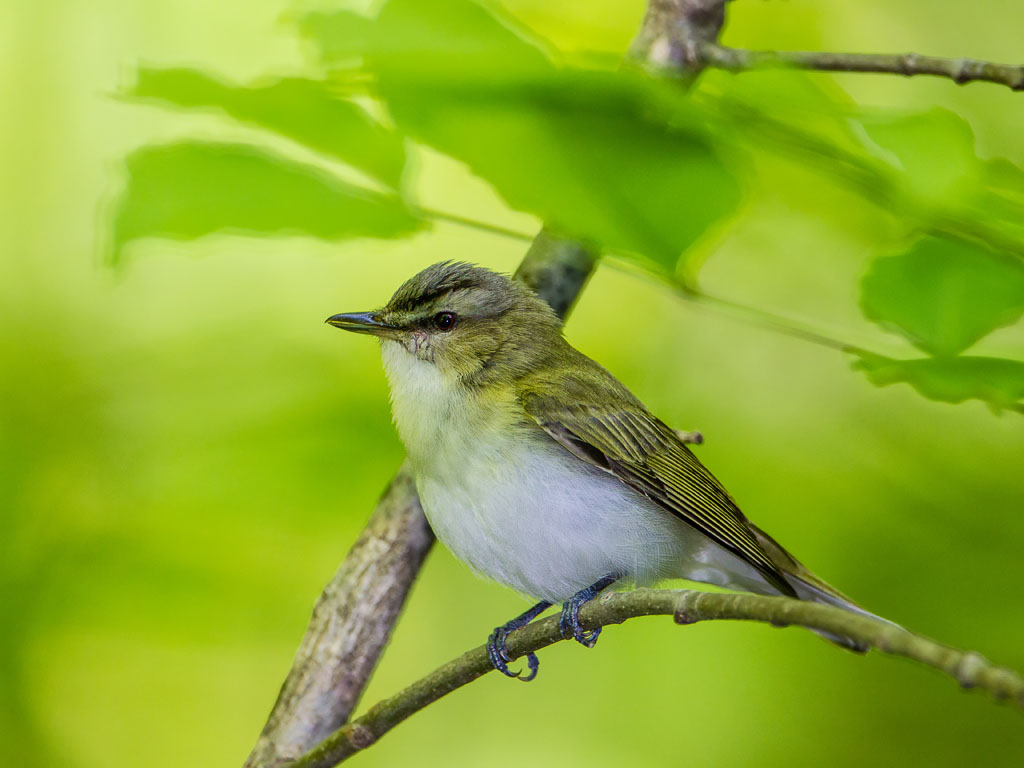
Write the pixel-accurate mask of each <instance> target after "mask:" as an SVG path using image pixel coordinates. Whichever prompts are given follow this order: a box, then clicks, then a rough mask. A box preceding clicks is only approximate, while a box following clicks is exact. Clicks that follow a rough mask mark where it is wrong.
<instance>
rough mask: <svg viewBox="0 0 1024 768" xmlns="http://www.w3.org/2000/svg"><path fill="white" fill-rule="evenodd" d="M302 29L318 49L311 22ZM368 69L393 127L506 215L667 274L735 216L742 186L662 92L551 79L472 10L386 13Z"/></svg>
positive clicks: (522, 43) (560, 75)
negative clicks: (526, 216) (461, 170)
mask: <svg viewBox="0 0 1024 768" xmlns="http://www.w3.org/2000/svg"><path fill="white" fill-rule="evenodd" d="M306 26H307V28H308V29H310V30H311V34H314V35H315V36H317V37H318V38H319V37H321V35H319V34H317V32H316V26H317V25H316V18H307V22H306ZM326 35H327V32H324V33H323V36H326ZM366 61H367V64H368V66H369V68H370V69H371V70H372V72H373V73H374V75H375V76H376V78H377V84H378V91H379V94H380V95H381V97H382V98H383V100H384V101H385V102H386V104H387V106H388V109H389V111H390V113H391V115H392V117H393V118H394V120H395V122H396V123H397V124H398V125H399V127H400V128H402V129H404V130H406V131H407V132H408V133H409V134H410V135H412V136H413V137H414V138H416V139H418V140H420V141H422V142H424V143H426V144H429V145H430V146H432V147H434V148H436V149H438V150H440V151H442V152H444V153H446V154H448V155H450V156H452V157H454V158H456V159H459V160H461V161H463V162H465V163H466V164H467V165H468V166H469V167H470V168H471V169H472V170H473V172H474V173H476V174H477V175H479V176H481V177H482V178H483V179H485V180H486V181H488V182H489V183H490V184H492V185H493V186H494V187H495V189H496V190H497V191H498V192H499V193H500V194H501V195H502V197H503V198H504V199H505V200H506V201H507V202H508V204H509V205H511V206H512V207H514V208H516V209H519V210H523V211H527V212H529V213H532V214H534V215H536V216H537V217H539V218H541V219H543V220H544V221H545V222H547V223H548V224H549V225H551V226H552V227H553V228H555V229H557V230H559V231H561V232H563V233H565V234H567V235H570V236H572V237H576V238H579V239H582V240H588V241H592V242H596V243H599V244H601V245H603V246H605V247H608V248H610V249H613V250H617V251H620V252H624V253H627V254H639V255H642V256H643V257H645V258H646V259H647V260H649V261H653V262H655V263H656V264H657V266H658V269H659V271H660V272H662V273H663V274H667V275H673V274H674V272H675V266H676V262H677V260H678V258H679V255H680V254H681V253H682V252H683V251H684V250H685V249H686V248H687V247H688V246H689V245H690V244H691V243H692V242H693V241H694V240H695V239H696V238H697V237H699V236H700V234H701V233H702V232H703V231H704V230H705V229H706V228H707V227H708V225H709V224H710V223H712V222H714V221H716V220H718V219H720V218H721V217H723V216H724V215H726V214H728V213H730V212H731V211H732V210H733V209H734V207H735V206H736V203H737V200H738V197H739V192H738V187H737V184H736V181H735V180H734V178H733V176H732V174H731V173H730V172H729V171H728V170H727V169H726V167H725V166H724V165H723V163H722V161H721V160H720V159H719V158H718V157H717V156H716V154H715V153H714V152H713V151H712V149H711V146H710V141H709V140H708V138H707V137H706V136H705V135H704V134H703V133H702V132H701V130H700V129H699V127H698V126H696V125H695V123H694V120H693V118H692V116H689V115H687V114H685V113H683V112H680V104H684V105H687V106H688V105H689V103H688V102H683V101H682V97H681V96H678V95H676V94H675V91H674V90H672V89H670V86H667V85H664V84H660V83H655V82H652V81H651V80H650V79H649V78H646V77H642V76H639V75H637V74H630V73H618V72H602V71H579V70H570V69H565V68H559V67H556V66H555V64H553V63H552V62H551V60H550V59H549V57H548V55H547V54H546V53H545V51H544V49H543V46H541V45H540V44H538V43H537V42H535V41H532V40H529V39H527V38H526V37H525V36H524V35H523V34H522V32H521V31H518V30H516V29H514V28H513V26H512V24H511V22H508V21H507V20H504V19H502V18H499V17H497V16H495V15H493V14H492V13H490V12H489V11H488V10H486V9H484V8H483V7H481V6H480V5H478V4H476V3H473V2H468V1H467V0H441V1H440V2H434V3H429V4H426V3H421V2H416V1H415V0H391V2H388V3H387V4H386V5H385V6H384V8H383V9H382V11H381V13H380V16H379V18H378V20H377V22H376V23H375V25H374V28H373V39H372V41H370V43H369V45H368V52H367V56H366ZM670 94H671V95H670Z"/></svg>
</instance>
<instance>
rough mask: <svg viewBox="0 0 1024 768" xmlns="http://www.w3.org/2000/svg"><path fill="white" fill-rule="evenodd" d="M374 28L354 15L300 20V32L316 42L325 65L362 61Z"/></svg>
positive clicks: (325, 14)
mask: <svg viewBox="0 0 1024 768" xmlns="http://www.w3.org/2000/svg"><path fill="white" fill-rule="evenodd" d="M372 26H373V20H372V19H370V18H368V17H366V16H363V15H361V14H358V13H353V12H352V11H314V12H312V13H307V14H306V15H304V16H303V17H302V18H301V19H299V32H300V33H301V34H302V35H303V37H306V38H308V39H310V40H312V41H313V43H314V44H315V45H316V46H317V49H318V52H319V56H320V60H321V61H323V62H324V63H326V64H341V63H344V62H348V61H351V60H353V59H357V58H359V57H361V56H362V55H363V54H364V53H365V52H366V45H367V41H368V40H369V38H370V30H371V27H372Z"/></svg>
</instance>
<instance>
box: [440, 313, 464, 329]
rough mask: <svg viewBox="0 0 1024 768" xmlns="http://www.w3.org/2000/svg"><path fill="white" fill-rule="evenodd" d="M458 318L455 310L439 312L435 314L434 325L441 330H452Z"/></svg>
mask: <svg viewBox="0 0 1024 768" xmlns="http://www.w3.org/2000/svg"><path fill="white" fill-rule="evenodd" d="M457 319H458V318H457V317H456V315H455V313H454V312H438V313H437V314H436V315H434V327H435V328H437V330H439V331H450V330H451V329H452V328H454V327H455V321H456V320H457Z"/></svg>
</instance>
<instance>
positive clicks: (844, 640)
mask: <svg viewBox="0 0 1024 768" xmlns="http://www.w3.org/2000/svg"><path fill="white" fill-rule="evenodd" d="M787 576H788V578H787V581H789V583H790V584H791V585H792V586H793V588H794V589H795V590H796V593H797V597H799V598H800V599H801V600H809V601H811V602H814V603H824V604H826V605H834V606H836V607H837V608H842V609H843V610H845V611H850V612H852V613H859V614H860V615H861V616H867V617H868V618H870V619H877V620H878V621H884V622H885V623H886V624H891V625H892V626H894V627H898V626H899V625H898V624H895V623H893V622H891V621H889V620H888V619H883V618H882V617H881V616H878V615H876V614H874V613H871V612H870V611H865V610H864V609H863V608H861V607H860V606H859V605H857V604H856V603H853V602H851V601H850V600H847V599H845V598H844V597H841V596H839V595H833V594H829V593H828V592H826V591H824V590H822V589H819V588H818V587H815V586H814V585H812V584H808V583H807V582H806V581H804V580H803V579H801V578H799V577H797V576H792V575H788V574H787ZM813 632H815V633H816V634H818V635H821V636H822V637H824V638H825V639H826V640H830V641H832V642H833V643H835V644H836V645H841V646H843V647H844V648H848V649H849V650H851V651H854V652H856V653H865V652H866V651H867V650H868V648H870V646H868V645H865V644H864V643H862V642H859V641H857V640H854V639H853V638H850V637H843V636H842V635H834V634H832V633H831V632H823V631H821V630H817V629H815V630H813Z"/></svg>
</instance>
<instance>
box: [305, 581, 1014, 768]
mask: <svg viewBox="0 0 1024 768" xmlns="http://www.w3.org/2000/svg"><path fill="white" fill-rule="evenodd" d="M655 615H668V616H673V617H674V618H675V621H676V623H677V624H695V623H697V622H699V621H710V620H718V619H746V620H750V621H759V622H766V623H769V624H772V625H774V626H790V625H797V626H802V627H806V628H807V629H816V630H824V631H826V632H830V633H832V634H836V635H842V636H846V637H851V638H853V639H855V640H858V641H860V642H862V643H863V644H865V645H867V646H870V647H872V648H877V649H878V650H880V651H882V652H883V653H889V654H893V655H896V656H904V657H906V658H909V659H914V660H916V661H919V662H921V663H923V664H926V665H928V666H930V667H934V668H936V669H938V670H940V671H942V672H945V673H946V674H947V675H950V676H951V677H953V678H955V679H956V681H957V682H958V683H960V685H961V686H962V687H964V688H973V687H978V688H981V689H983V690H985V691H988V692H989V693H990V694H991V695H992V696H994V697H995V698H996V699H998V700H1000V701H1012V702H1014V703H1015V704H1017V705H1018V706H1022V707H1024V679H1022V678H1021V677H1020V676H1019V675H1018V674H1017V673H1016V672H1013V671H1012V670H1009V669H1005V668H1001V667H997V666H994V665H993V664H991V663H990V662H988V661H987V660H986V659H985V658H984V657H983V656H981V655H980V654H978V653H975V652H973V651H967V652H965V651H960V650H957V649H955V648H950V647H949V646H945V645H942V644H940V643H937V642H935V641H934V640H929V639H928V638H926V637H922V636H920V635H915V634H913V633H911V632H908V631H906V630H905V629H902V628H900V627H897V626H896V625H894V624H889V623H887V622H884V621H880V620H878V619H873V618H869V617H867V616H861V615H859V614H855V613H852V612H850V611H844V610H842V609H841V608H836V607H834V606H831V605H823V604H820V603H811V602H805V601H802V600H794V599H791V598H788V597H765V596H762V595H750V594H726V593H713V592H699V591H695V590H688V589H681V590H652V589H640V590H635V591H633V592H622V593H612V594H606V595H604V596H603V597H601V598H599V599H597V600H594V601H592V602H590V603H587V604H586V605H584V606H583V608H581V609H580V622H581V623H582V625H583V626H584V628H586V629H595V628H597V627H603V626H607V625H608V624H621V623H622V622H624V621H626V620H628V619H632V618H636V617H637V616H655ZM562 639H563V638H562V636H561V633H560V631H559V628H558V617H557V616H551V617H549V618H547V619H544V620H542V621H537V622H534V623H533V624H528V625H527V626H526V627H524V628H522V629H520V630H517V631H515V632H513V633H512V634H510V635H509V636H508V650H509V654H510V655H511V656H513V657H520V656H524V655H526V654H527V653H529V652H535V651H537V650H539V649H541V648H544V647H546V646H549V645H553V644H554V643H557V642H559V641H561V640H562ZM491 671H492V667H491V663H490V661H489V659H488V657H487V650H486V648H485V647H484V646H480V647H479V648H474V649H473V650H471V651H468V652H466V653H464V654H463V655H462V656H460V657H458V658H457V659H454V660H452V661H450V662H448V663H447V664H445V665H444V666H442V667H439V668H438V669H436V670H435V671H434V672H432V673H431V674H429V675H427V676H426V677H424V678H422V679H421V680H419V681H417V682H415V683H413V684H412V685H411V686H409V687H408V688H406V689H405V690H404V691H402V692H401V693H399V694H397V695H395V696H392V697H391V698H389V699H385V700H384V701H382V702H380V703H379V704H376V705H375V706H373V707H372V708H371V709H370V710H369V711H368V712H367V713H366V714H365V715H363V716H362V717H360V718H358V719H356V720H354V721H353V722H351V723H349V724H348V725H346V726H344V727H343V728H341V729H339V730H338V731H336V732H335V733H333V734H331V736H330V737H329V738H327V739H325V740H324V741H323V742H321V743H320V744H319V745H318V746H317V747H316V748H315V749H314V750H312V751H311V752H309V753H308V754H306V755H304V756H303V757H302V758H301V759H300V760H298V761H296V762H294V763H292V764H290V765H289V768H330V767H331V766H334V765H337V764H338V763H340V762H342V761H343V760H346V759H348V758H349V757H351V756H352V755H354V754H356V753H357V752H359V751H361V750H363V749H366V748H367V747H368V746H370V745H371V744H373V743H374V742H376V741H377V740H378V739H379V738H381V737H382V736H383V735H384V734H386V733H387V732H388V731H390V730H391V729H392V728H394V727H395V726H396V725H398V724H399V723H401V722H402V721H403V720H405V719H406V718H407V717H409V716H410V715H413V714H415V713H416V712H418V711H419V710H421V709H423V708H424V707H426V706H427V705H429V704H432V703H433V702H435V701H437V700H438V699H440V698H441V697H442V696H444V695H446V694H448V693H451V692H452V691H454V690H455V689H457V688H460V687H462V686H463V685H466V684H467V683H471V682H472V681H474V680H476V679H477V678H479V677H482V676H483V675H485V674H487V673H488V672H491Z"/></svg>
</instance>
